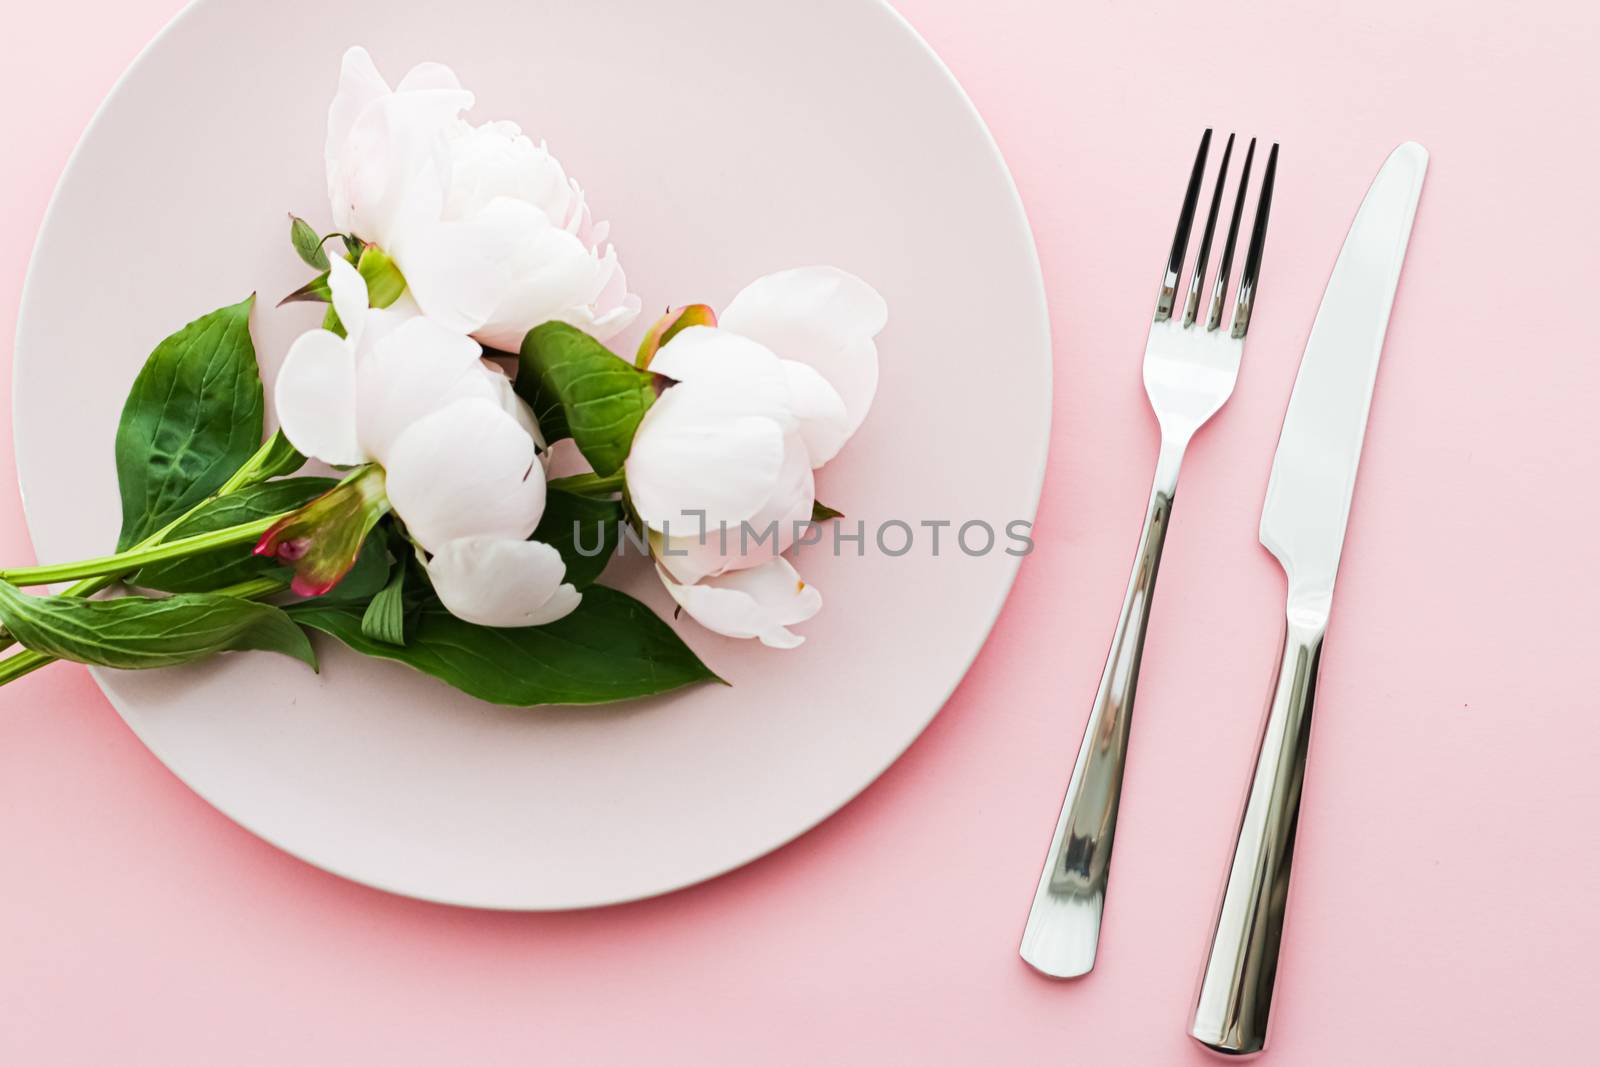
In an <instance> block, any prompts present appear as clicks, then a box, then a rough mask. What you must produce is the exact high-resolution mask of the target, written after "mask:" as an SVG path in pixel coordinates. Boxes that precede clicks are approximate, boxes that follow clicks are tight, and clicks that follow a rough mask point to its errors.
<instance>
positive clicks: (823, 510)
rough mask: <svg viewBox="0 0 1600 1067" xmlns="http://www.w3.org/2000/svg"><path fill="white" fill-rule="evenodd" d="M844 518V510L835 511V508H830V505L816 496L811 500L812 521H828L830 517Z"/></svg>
mask: <svg viewBox="0 0 1600 1067" xmlns="http://www.w3.org/2000/svg"><path fill="white" fill-rule="evenodd" d="M842 518H844V512H842V511H835V510H834V509H833V508H830V507H829V506H828V505H826V504H824V503H823V502H822V501H820V500H817V499H815V498H813V499H812V501H811V521H812V522H827V521H828V520H829V519H842Z"/></svg>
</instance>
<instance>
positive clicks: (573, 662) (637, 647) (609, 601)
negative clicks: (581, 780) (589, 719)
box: [290, 585, 720, 707]
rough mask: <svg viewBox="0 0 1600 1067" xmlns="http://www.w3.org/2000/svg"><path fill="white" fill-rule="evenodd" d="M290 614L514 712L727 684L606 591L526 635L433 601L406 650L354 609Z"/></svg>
mask: <svg viewBox="0 0 1600 1067" xmlns="http://www.w3.org/2000/svg"><path fill="white" fill-rule="evenodd" d="M290 614H291V615H292V616H293V617H294V619H295V621H296V622H299V623H300V624H301V625H303V626H309V627H311V628H312V629H315V630H320V631H322V632H323V633H326V634H329V635H331V636H333V637H336V638H338V639H339V640H340V641H343V642H344V643H345V644H347V645H349V646H350V647H351V648H353V649H355V650H356V651H357V652H361V653H364V654H366V655H368V656H379V657H382V658H384V659H392V660H396V661H398V662H400V663H405V664H409V665H410V666H412V667H414V668H416V669H417V670H419V671H422V672H423V673H425V674H429V675H432V676H433V677H435V678H438V679H440V680H441V681H444V682H447V683H448V684H450V685H453V686H455V687H456V688H457V689H460V690H462V691H463V692H465V693H470V694H471V695H472V696H475V697H477V698H478V699H479V700H487V701H490V702H491V703H495V704H508V705H512V706H514V707H532V706H535V705H539V704H604V703H608V702H610V701H614V700H628V699H631V698H633V697H642V696H650V695H651V694H654V693H665V692H668V691H670V690H673V689H679V688H681V687H683V686H686V685H691V684H693V683H695V682H711V681H720V679H718V678H717V676H716V675H714V674H712V673H711V671H710V670H709V669H708V668H707V667H706V665H705V664H703V663H701V662H700V660H699V659H698V658H697V657H696V656H695V654H694V653H693V652H691V651H690V650H689V647H688V646H687V645H685V644H684V643H683V642H682V641H681V640H679V638H678V635H677V634H675V633H674V632H673V631H672V627H670V626H668V625H667V624H666V623H664V622H662V621H661V620H660V619H658V618H657V617H656V616H655V615H654V614H653V613H652V612H651V611H650V609H649V608H646V607H645V606H644V605H643V604H641V603H639V602H638V601H637V600H634V599H633V598H631V597H628V596H625V595H624V594H622V593H619V592H617V591H616V590H614V589H607V588H606V587H605V586H603V585H596V586H590V587H589V589H587V590H585V592H584V594H583V603H582V604H580V605H579V606H578V609H577V610H576V611H574V612H573V613H572V614H571V615H568V616H567V617H566V618H564V619H562V620H560V621H559V622H553V623H551V624H550V625H548V626H529V627H523V628H520V629H495V628H492V627H487V626H475V625H473V624H472V623H469V622H463V621H462V620H460V619H458V618H456V617H455V616H454V615H451V614H450V613H449V612H448V611H446V610H445V609H444V607H443V606H442V605H440V604H439V603H438V601H437V600H430V601H429V602H428V603H426V604H424V605H423V607H422V609H421V610H420V611H419V612H418V615H417V623H416V629H415V630H414V631H413V632H412V633H411V635H410V636H409V638H408V639H407V642H406V644H405V646H404V647H400V646H398V645H389V644H384V643H383V642H381V641H374V640H373V639H372V638H370V637H368V636H367V635H366V634H364V633H362V632H361V618H362V611H361V609H359V608H357V607H354V606H345V607H340V606H324V605H319V604H316V603H314V602H308V603H306V604H302V605H297V606H296V607H294V608H291V609H290Z"/></svg>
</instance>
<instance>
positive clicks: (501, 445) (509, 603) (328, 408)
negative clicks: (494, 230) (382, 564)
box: [258, 258, 579, 626]
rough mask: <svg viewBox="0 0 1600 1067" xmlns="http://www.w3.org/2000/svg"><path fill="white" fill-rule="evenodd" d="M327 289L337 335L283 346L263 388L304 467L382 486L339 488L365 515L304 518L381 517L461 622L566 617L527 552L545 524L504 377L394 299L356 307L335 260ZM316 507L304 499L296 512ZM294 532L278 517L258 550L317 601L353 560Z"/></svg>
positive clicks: (528, 430) (553, 583) (358, 287)
mask: <svg viewBox="0 0 1600 1067" xmlns="http://www.w3.org/2000/svg"><path fill="white" fill-rule="evenodd" d="M329 286H330V288H331V290H332V295H333V305H334V308H335V310H336V311H337V312H338V315H339V320H340V322H341V323H342V324H343V325H344V327H345V336H344V337H340V336H339V335H338V334H336V333H333V332H331V331H328V330H311V331H309V332H307V333H305V334H303V335H302V336H301V337H300V338H299V339H298V340H296V341H295V342H294V344H293V345H292V346H291V347H290V349H289V354H288V356H287V357H286V358H285V360H284V363H283V368H282V370H281V371H279V374H278V380H277V383H276V385H275V387H274V399H275V401H276V404H277V409H278V417H279V420H280V422H281V424H282V427H283V432H284V435H285V436H286V437H288V438H289V440H290V442H291V443H293V444H294V446H295V447H296V448H298V449H299V450H300V451H301V452H303V453H305V454H306V455H308V456H312V457H314V458H317V459H321V460H323V461H325V462H328V463H333V464H338V465H347V466H349V465H358V464H373V465H377V467H381V470H382V473H383V478H382V479H381V480H380V481H379V482H378V486H379V488H380V491H379V492H377V493H374V492H372V490H371V488H370V487H371V485H372V483H371V481H370V480H366V479H360V478H352V479H350V480H348V481H347V483H346V484H347V485H352V484H353V485H355V486H357V487H366V491H365V492H364V493H363V494H362V495H361V500H362V502H363V506H364V507H365V509H366V510H365V511H361V510H360V509H357V508H355V507H354V505H350V506H342V507H339V508H336V509H335V508H330V507H329V506H327V505H324V506H323V508H322V509H321V511H318V512H314V513H313V514H326V515H328V516H330V518H332V519H337V520H339V521H342V522H348V521H354V519H353V516H355V515H358V514H359V515H361V516H362V521H364V522H365V523H366V528H367V529H370V527H371V524H372V523H373V522H375V521H376V517H375V515H374V514H373V509H375V508H379V507H382V508H384V509H387V508H389V507H392V508H393V510H394V512H395V514H396V515H398V516H399V517H400V519H401V520H402V521H403V522H404V523H405V526H406V530H407V532H408V533H409V534H410V536H411V538H412V540H413V541H415V542H416V544H417V545H418V546H420V547H421V548H422V549H423V550H425V551H426V552H427V553H428V554H429V556H430V557H431V558H429V559H428V560H427V562H426V567H427V570H428V574H429V577H430V578H431V579H432V581H433V585H434V590H435V591H436V592H437V593H438V594H439V599H440V600H441V601H442V602H443V603H444V605H445V607H447V608H448V609H449V610H450V611H451V612H452V613H453V614H455V615H458V616H460V617H461V618H463V619H466V620H467V621H469V622H475V623H479V624H481V625H484V626H535V625H539V624H541V623H545V622H552V621H554V620H555V619H558V618H561V617H562V616H564V615H566V614H567V613H568V612H570V611H571V610H572V609H573V608H575V607H577V604H578V600H579V596H578V593H577V591H576V590H575V589H574V588H573V587H572V586H571V585H569V584H563V583H562V578H563V577H564V575H565V567H564V565H563V564H562V562H561V557H560V554H559V553H558V552H557V551H556V550H555V549H554V548H552V547H551V546H549V545H546V544H542V543H540V542H533V541H527V540H526V539H527V537H528V536H529V535H530V534H531V533H533V530H534V528H535V527H536V526H537V525H538V524H539V519H540V517H541V516H542V515H543V513H544V503H545V481H544V467H543V466H542V464H541V463H540V462H539V461H538V457H537V442H538V439H539V438H538V426H537V423H536V422H535V420H534V419H533V415H532V413H531V412H529V411H528V410H527V407H526V405H524V404H522V402H521V401H520V400H519V399H517V397H516V396H515V394H513V393H512V392H511V389H510V386H509V383H508V382H507V381H506V379H505V375H504V374H502V373H501V372H500V370H499V369H498V368H497V367H494V366H493V365H492V364H489V363H486V362H485V361H484V360H483V359H482V358H481V356H482V349H481V348H479V346H478V344H477V342H475V341H473V340H472V339H471V338H468V337H465V336H462V335H461V334H459V333H456V332H455V331H453V330H450V329H448V328H446V327H443V326H441V325H439V324H438V323H437V322H435V321H434V320H432V319H431V318H428V317H425V316H422V315H418V314H416V313H415V310H414V309H411V308H408V307H406V306H405V302H404V301H401V302H398V303H396V304H395V305H394V306H392V307H390V308H387V309H381V310H380V309H369V308H367V306H366V303H367V287H366V282H365V281H364V280H363V279H362V277H361V275H360V274H359V273H358V272H357V271H356V270H355V268H354V267H352V266H350V264H348V263H346V262H345V261H344V260H342V259H338V258H335V259H334V260H333V261H332V267H331V270H330V274H329ZM341 489H343V490H344V491H345V493H346V495H347V496H353V495H354V494H355V490H354V489H345V487H344V486H341ZM334 492H339V490H335V491H334ZM330 495H331V494H330ZM317 507H318V502H316V501H313V503H312V504H311V505H308V508H307V511H308V512H310V511H311V510H312V509H316V508H317ZM381 513H382V512H381V511H378V512H377V514H381ZM307 522H308V519H307V515H306V513H305V512H302V513H299V514H297V515H296V516H290V518H289V519H286V520H285V521H284V522H283V523H280V524H279V526H278V527H276V528H274V530H272V531H269V532H268V535H267V536H266V537H264V538H263V539H262V542H261V546H260V548H259V549H258V551H263V552H270V553H273V554H276V555H278V556H279V557H280V558H282V559H283V560H284V561H285V562H286V563H290V564H291V565H295V566H296V569H297V572H298V573H300V575H301V579H303V580H299V581H297V584H298V585H299V586H301V587H304V588H306V589H317V590H322V589H326V588H329V587H331V585H332V584H333V583H334V582H336V581H337V580H338V579H339V577H341V576H342V575H343V573H344V571H343V570H337V567H338V566H340V565H342V566H343V568H344V570H347V569H348V567H349V565H350V564H352V563H353V562H354V555H353V553H348V552H343V551H342V549H341V551H340V552H337V553H334V552H331V551H316V550H315V549H316V548H317V546H318V543H319V539H318V533H317V529H316V528H315V526H314V524H313V525H312V526H308V525H307ZM362 533H363V534H364V533H365V530H363V531H362ZM286 535H291V536H288V537H287V539H286ZM349 539H350V538H349V535H348V531H341V532H339V533H338V535H337V536H336V535H335V534H334V532H333V528H332V526H327V527H323V528H322V540H325V541H327V542H328V543H329V544H330V545H331V544H334V543H338V544H340V545H341V546H343V545H344V542H346V541H348V540H349ZM356 544H358V545H359V538H357V540H356ZM312 572H315V573H312Z"/></svg>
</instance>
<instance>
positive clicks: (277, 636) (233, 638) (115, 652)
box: [0, 582, 317, 670]
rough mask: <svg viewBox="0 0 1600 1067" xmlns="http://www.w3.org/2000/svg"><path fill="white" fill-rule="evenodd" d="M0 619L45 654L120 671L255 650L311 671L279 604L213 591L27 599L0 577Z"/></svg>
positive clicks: (311, 662)
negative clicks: (281, 656) (275, 654)
mask: <svg viewBox="0 0 1600 1067" xmlns="http://www.w3.org/2000/svg"><path fill="white" fill-rule="evenodd" d="M0 622H4V623H5V626H6V629H7V630H9V631H10V632H11V633H12V635H13V636H15V637H16V639H17V640H18V641H19V642H20V643H21V644H22V645H23V646H24V647H25V648H29V649H32V650H33V651H35V652H39V653H42V654H44V655H47V656H55V657H57V658H59V659H67V660H72V661H73V662H75V663H92V664H96V665H99V666H102V667H119V668H122V669H123V670H145V669H147V668H152V667H172V666H176V665H177V664H180V663H189V662H191V661H193V660H197V659H202V658H204V657H206V656H209V655H211V654H213V653H216V652H235V651H243V650H245V649H259V650H261V651H266V652H281V653H283V654H284V655H286V656H293V657H294V658H295V659H297V660H299V661H301V662H302V663H304V664H306V665H307V666H309V667H311V668H312V669H313V670H315V669H316V666H317V657H316V653H315V652H313V651H312V648H311V642H309V641H308V640H306V635H305V634H304V633H303V632H302V631H301V630H300V628H299V627H298V626H296V625H295V624H294V623H293V622H292V621H291V620H290V619H289V616H288V615H286V614H285V613H284V612H283V611H282V610H280V609H279V608H275V607H273V606H271V605H270V604H262V603H259V602H257V601H254V600H242V599H240V598H239V597H233V596H224V595H222V594H219V593H184V594H181V595H179V596H173V597H166V598H164V599H157V598H152V597H142V596H125V597H117V598H116V599H114V600H82V599H79V598H77V597H65V596H28V595H26V594H25V593H22V592H19V591H18V590H17V588H16V587H15V586H12V585H9V584H7V583H5V582H0Z"/></svg>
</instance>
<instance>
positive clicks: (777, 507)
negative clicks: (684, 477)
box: [654, 433, 817, 582]
mask: <svg viewBox="0 0 1600 1067" xmlns="http://www.w3.org/2000/svg"><path fill="white" fill-rule="evenodd" d="M816 499H817V495H816V483H815V481H813V479H812V474H811V461H810V455H809V453H808V452H807V450H806V447H805V443H804V442H803V440H802V439H801V437H800V435H799V434H798V433H791V434H789V435H788V436H787V437H786V438H784V456H783V466H782V467H781V468H780V469H779V471H778V476H777V479H776V480H775V483H774V486H773V490H772V493H771V495H770V496H769V497H768V498H767V502H766V503H765V504H763V505H762V506H761V508H760V509H759V510H758V511H757V512H756V513H755V514H754V515H752V516H750V518H748V519H746V520H745V521H744V522H742V523H738V524H735V525H731V526H727V527H712V528H711V529H709V530H707V531H705V532H704V533H702V532H701V531H699V530H684V531H683V532H682V533H675V534H673V535H672V536H671V537H661V536H660V535H657V537H656V538H655V539H654V541H655V544H656V560H657V562H658V563H659V564H660V565H661V566H663V567H665V568H666V569H667V571H668V572H669V573H670V574H671V575H672V576H673V577H674V578H676V579H677V580H678V581H680V582H697V581H699V580H700V579H702V578H706V577H713V576H715V575H718V574H723V573H726V572H728V571H734V570H743V569H745V568H748V567H758V566H760V565H762V564H763V563H766V562H768V561H769V560H771V559H773V558H774V557H775V556H779V555H782V554H783V553H784V552H787V551H788V550H789V547H790V546H791V545H793V544H794V541H795V537H796V535H797V534H798V533H799V530H800V524H803V523H806V522H809V521H810V520H811V509H812V506H813V505H814V504H815V503H816ZM673 529H680V527H679V526H678V525H677V524H676V523H674V525H673Z"/></svg>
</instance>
